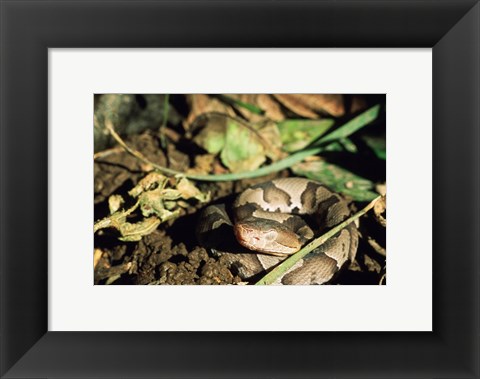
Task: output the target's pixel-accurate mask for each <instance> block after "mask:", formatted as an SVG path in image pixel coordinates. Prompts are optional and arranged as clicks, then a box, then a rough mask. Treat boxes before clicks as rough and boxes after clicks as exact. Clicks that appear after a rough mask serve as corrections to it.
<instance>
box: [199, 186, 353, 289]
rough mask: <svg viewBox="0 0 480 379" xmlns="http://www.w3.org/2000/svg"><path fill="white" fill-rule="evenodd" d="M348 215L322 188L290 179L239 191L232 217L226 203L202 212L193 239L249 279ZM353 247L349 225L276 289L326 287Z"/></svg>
mask: <svg viewBox="0 0 480 379" xmlns="http://www.w3.org/2000/svg"><path fill="white" fill-rule="evenodd" d="M229 213H232V215H233V217H232V218H233V220H234V223H233V222H232V221H231V219H232V218H231V217H230V216H229ZM349 215H350V210H349V208H348V204H347V202H346V201H345V200H344V199H343V198H342V197H341V196H340V195H339V194H337V193H335V192H332V191H331V190H330V189H328V188H327V187H326V186H324V185H322V184H321V183H318V182H315V181H313V180H309V179H305V178H295V177H293V178H283V179H274V180H271V181H268V182H266V183H261V184H257V185H254V186H252V187H250V188H247V189H246V190H245V191H243V192H242V193H241V194H240V195H238V196H237V198H236V200H235V201H234V203H233V207H232V210H231V212H229V210H228V208H227V207H226V206H225V204H216V205H210V206H208V207H207V208H205V209H204V210H203V212H202V213H201V215H200V218H199V221H198V223H197V229H196V235H197V239H198V240H199V242H200V243H201V245H202V246H204V247H207V248H210V249H211V251H212V252H213V253H214V254H215V255H217V256H219V257H220V259H221V260H223V261H224V262H226V263H227V264H228V265H229V266H230V267H231V268H232V269H234V271H235V272H236V273H238V275H239V276H240V277H241V278H242V279H245V280H251V279H252V278H255V276H256V275H257V274H260V273H265V271H268V270H269V269H270V268H272V267H273V266H275V265H277V264H278V263H279V262H281V261H282V260H284V259H285V258H286V257H287V256H289V255H290V254H293V253H295V252H296V251H298V250H299V249H300V248H301V247H302V246H303V245H304V244H305V243H306V242H307V241H309V240H311V239H312V238H314V237H318V236H319V235H321V234H323V233H325V232H326V231H327V230H328V229H330V228H332V227H333V226H335V225H337V224H339V223H340V222H342V221H343V220H345V219H346V218H347V217H349ZM357 246H358V232H357V228H356V226H355V224H353V223H352V224H350V225H349V226H348V227H346V228H345V229H343V230H342V231H341V232H339V233H337V234H336V235H335V236H334V237H332V238H330V239H329V240H328V241H327V242H325V243H324V244H323V245H321V246H319V247H318V248H317V249H315V250H314V251H312V252H311V253H310V254H308V255H307V256H306V257H304V258H303V259H302V260H301V261H299V262H298V263H297V264H296V265H295V266H293V267H292V268H291V269H290V270H289V271H288V272H287V273H285V274H284V275H283V276H282V277H281V278H279V279H278V281H277V282H276V283H275V284H304V285H306V284H325V283H328V282H329V281H331V279H332V278H333V277H334V275H335V274H336V273H337V272H338V271H339V270H340V269H341V268H342V267H343V266H344V265H345V263H347V262H348V261H351V260H353V259H354V257H355V254H356V251H357Z"/></svg>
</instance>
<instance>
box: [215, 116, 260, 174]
mask: <svg viewBox="0 0 480 379" xmlns="http://www.w3.org/2000/svg"><path fill="white" fill-rule="evenodd" d="M220 159H221V160H222V163H223V164H224V165H225V166H227V167H228V168H229V169H230V171H231V172H233V173H235V172H242V171H249V170H254V169H256V168H258V167H260V165H261V164H262V163H263V162H265V160H266V158H265V149H264V148H263V145H262V144H261V143H260V141H259V137H258V135H257V134H256V133H255V132H254V131H252V130H250V129H248V128H246V127H245V126H243V125H240V124H239V123H237V122H235V121H234V120H229V121H228V123H227V131H226V136H225V146H224V148H223V150H222V152H221V154H220Z"/></svg>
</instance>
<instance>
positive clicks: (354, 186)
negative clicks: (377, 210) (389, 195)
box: [292, 161, 378, 201]
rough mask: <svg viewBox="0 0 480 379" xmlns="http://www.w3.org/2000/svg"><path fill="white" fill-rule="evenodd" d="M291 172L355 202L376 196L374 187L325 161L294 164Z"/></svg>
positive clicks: (368, 199) (369, 182) (366, 180)
mask: <svg viewBox="0 0 480 379" xmlns="http://www.w3.org/2000/svg"><path fill="white" fill-rule="evenodd" d="M292 171H293V172H294V173H295V174H297V175H300V176H305V177H307V178H309V179H312V180H316V181H319V182H321V183H323V184H325V185H326V186H328V187H330V188H331V189H332V190H334V191H336V192H340V193H343V194H344V195H348V196H351V197H352V198H353V199H354V200H355V201H370V200H372V199H374V198H376V197H377V196H378V193H375V192H374V191H373V189H374V187H375V185H374V183H373V182H371V181H370V180H368V179H365V178H362V177H361V176H358V175H356V174H354V173H352V172H351V171H348V170H346V169H344V168H342V167H340V166H337V165H335V164H333V163H328V162H325V161H311V162H303V163H299V164H296V165H295V166H293V167H292Z"/></svg>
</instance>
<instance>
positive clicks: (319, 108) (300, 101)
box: [273, 94, 345, 119]
mask: <svg viewBox="0 0 480 379" xmlns="http://www.w3.org/2000/svg"><path fill="white" fill-rule="evenodd" d="M273 96H274V97H275V98H276V99H277V100H278V101H279V102H280V103H282V104H283V105H284V106H285V107H286V108H288V109H290V110H291V111H292V112H294V113H296V114H298V115H300V116H303V117H307V118H312V119H316V118H319V114H318V113H319V112H320V113H328V114H330V115H332V116H335V117H339V116H343V115H344V114H345V106H344V101H343V95H337V94H275V95H273Z"/></svg>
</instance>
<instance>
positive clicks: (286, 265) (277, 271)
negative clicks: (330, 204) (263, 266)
mask: <svg viewBox="0 0 480 379" xmlns="http://www.w3.org/2000/svg"><path fill="white" fill-rule="evenodd" d="M380 198H381V196H379V197H377V198H376V199H374V200H373V201H372V202H370V204H368V205H367V206H366V207H365V208H363V209H362V210H361V211H359V212H357V213H355V214H354V215H353V216H352V217H350V218H348V219H346V220H345V221H343V222H342V223H340V224H338V225H337V226H335V227H334V228H332V229H331V230H329V231H328V232H327V233H325V234H324V235H322V236H320V237H318V238H316V239H314V240H313V241H312V242H310V243H309V244H308V245H306V246H305V247H304V248H302V249H300V250H299V251H298V252H296V253H295V254H293V255H291V256H290V257H288V258H287V259H285V260H284V261H283V262H282V263H280V264H279V265H278V266H277V267H275V268H274V269H273V270H272V271H270V272H269V273H268V274H267V275H265V276H264V277H263V278H262V279H260V280H259V281H258V282H257V283H255V285H267V284H272V283H274V282H275V281H276V280H277V279H278V278H279V277H281V276H282V275H283V274H284V273H286V272H287V271H288V270H290V269H291V268H292V267H293V266H294V265H295V263H297V262H298V261H299V260H300V259H302V258H303V257H305V256H306V255H307V254H308V253H310V252H311V251H312V250H314V249H316V248H317V247H319V246H320V245H322V244H323V243H325V242H326V241H327V240H328V239H330V238H331V237H332V236H334V235H335V234H337V233H338V232H340V231H341V230H342V229H343V228H345V227H347V226H348V225H349V224H350V223H352V222H353V221H355V220H356V219H358V218H360V217H361V216H363V215H364V214H365V213H367V212H368V211H369V210H370V209H372V208H373V206H374V205H375V203H376V202H377V201H378V199H380Z"/></svg>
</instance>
